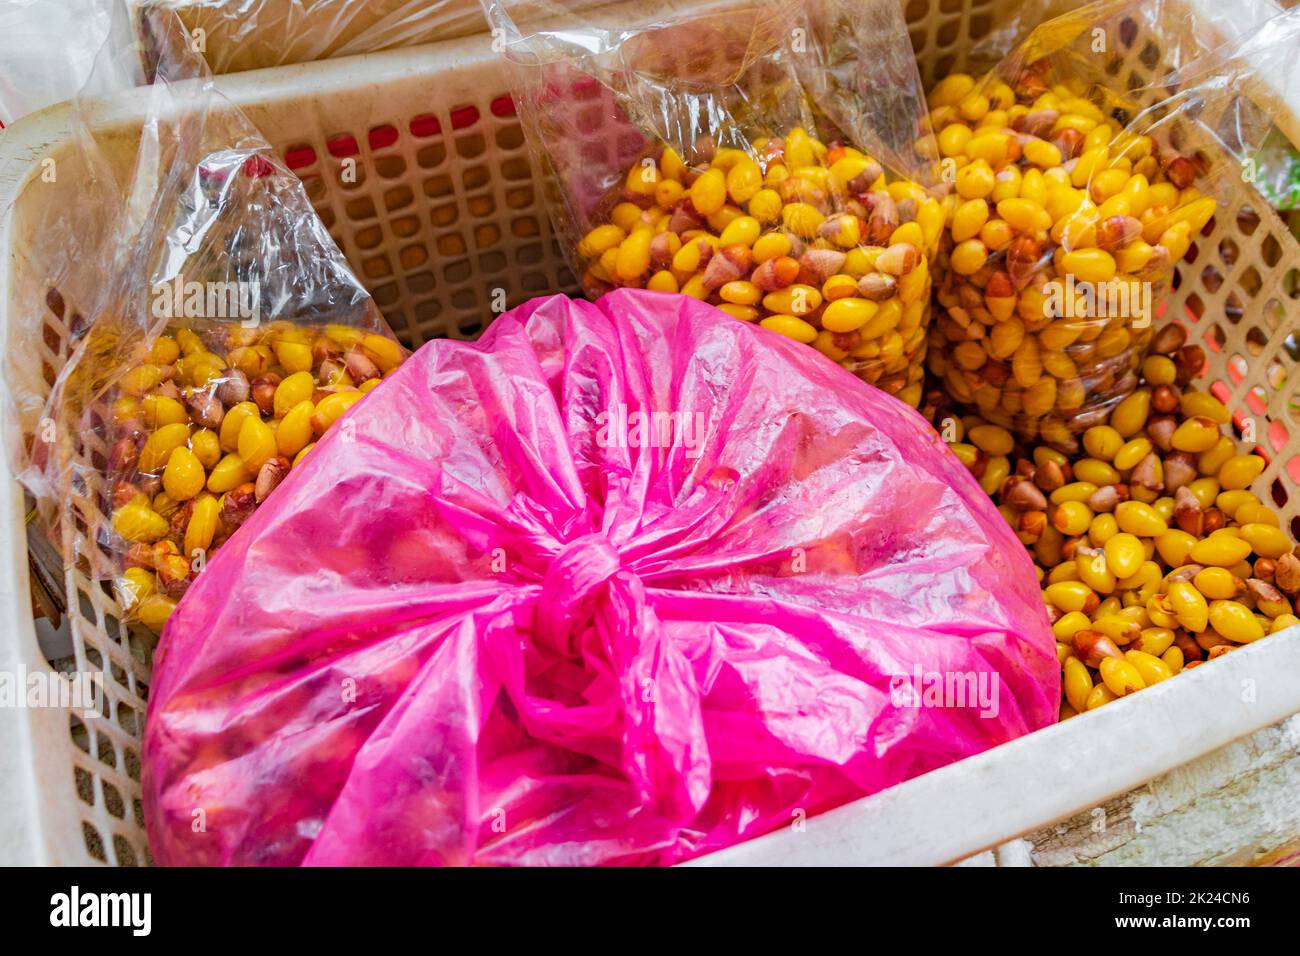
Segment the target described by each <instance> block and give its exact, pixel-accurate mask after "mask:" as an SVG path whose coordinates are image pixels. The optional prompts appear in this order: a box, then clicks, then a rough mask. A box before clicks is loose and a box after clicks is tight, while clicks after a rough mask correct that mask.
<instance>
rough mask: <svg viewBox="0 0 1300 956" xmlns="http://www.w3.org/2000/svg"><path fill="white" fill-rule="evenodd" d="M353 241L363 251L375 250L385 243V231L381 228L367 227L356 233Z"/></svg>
mask: <svg viewBox="0 0 1300 956" xmlns="http://www.w3.org/2000/svg"><path fill="white" fill-rule="evenodd" d="M352 241H353V242H355V243H356V244H357V246H358V247H359V248H361V249H374V248H375V247H376V246H378V245H379V244H380V243H381V242H383V241H384V230H382V229H381V228H379V226H366V227H365V228H364V229H358V230H357V231H356V233H355V234H354V235H353V237H352Z"/></svg>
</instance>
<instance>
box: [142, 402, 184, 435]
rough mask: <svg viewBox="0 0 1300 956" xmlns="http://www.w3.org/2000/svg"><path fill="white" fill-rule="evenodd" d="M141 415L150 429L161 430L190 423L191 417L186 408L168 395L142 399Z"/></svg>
mask: <svg viewBox="0 0 1300 956" xmlns="http://www.w3.org/2000/svg"><path fill="white" fill-rule="evenodd" d="M140 413H141V415H142V417H143V418H144V423H145V426H146V427H148V428H161V427H162V426H163V425H174V424H176V423H177V422H185V423H187V424H188V423H189V420H190V415H189V412H187V411H186V410H185V406H184V405H182V404H181V403H180V402H178V401H176V399H174V398H168V397H167V396H166V395H146V396H145V397H144V398H142V399H140Z"/></svg>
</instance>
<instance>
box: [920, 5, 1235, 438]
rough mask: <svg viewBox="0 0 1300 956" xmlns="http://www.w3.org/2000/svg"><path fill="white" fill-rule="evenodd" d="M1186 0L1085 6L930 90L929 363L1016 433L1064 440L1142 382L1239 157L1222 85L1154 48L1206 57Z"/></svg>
mask: <svg viewBox="0 0 1300 956" xmlns="http://www.w3.org/2000/svg"><path fill="white" fill-rule="evenodd" d="M1181 6H1182V5H1181V4H1179V5H1177V6H1175V5H1173V4H1166V3H1164V2H1161V0H1146V2H1142V3H1132V2H1121V0H1105V2H1099V3H1093V4H1089V5H1087V6H1084V7H1080V8H1079V9H1077V10H1074V11H1072V12H1070V13H1068V14H1065V15H1063V16H1061V17H1058V18H1056V19H1054V20H1050V21H1048V22H1046V23H1044V24H1042V25H1040V26H1039V27H1038V28H1037V29H1035V30H1034V31H1032V33H1030V35H1029V36H1028V37H1027V38H1026V39H1025V40H1024V41H1023V42H1022V43H1021V44H1020V45H1019V46H1018V47H1017V48H1016V50H1015V51H1014V52H1013V53H1012V54H1011V55H1010V56H1008V57H1007V58H1005V59H1004V60H1003V61H1002V63H1001V64H1000V65H999V66H998V67H997V68H996V69H995V70H994V71H993V73H991V74H990V75H989V76H987V77H986V78H985V79H983V80H982V81H980V82H978V83H977V82H976V81H975V80H974V79H972V78H971V77H969V76H965V75H954V76H950V77H947V78H945V79H944V80H942V81H940V82H939V83H938V84H937V85H936V86H935V88H934V89H933V90H932V91H931V94H930V105H931V107H932V109H931V114H930V116H931V122H932V124H933V128H934V130H935V132H936V138H935V141H936V145H937V147H938V158H939V160H940V162H941V164H942V165H943V168H944V171H945V178H946V179H947V180H948V181H949V182H950V183H951V184H952V188H953V192H952V193H951V194H950V195H949V196H948V197H947V199H946V200H945V202H946V212H947V217H946V218H947V223H948V228H947V229H946V230H945V233H944V240H943V248H942V250H941V252H940V255H939V258H938V265H939V268H938V269H937V270H936V271H937V272H938V273H939V274H941V279H940V280H939V281H938V284H937V287H936V302H937V308H936V316H935V320H934V323H933V325H932V326H931V333H930V336H931V348H930V357H929V365H930V369H931V371H932V372H934V374H935V375H936V376H938V377H939V378H941V379H942V380H943V383H944V387H945V389H946V390H947V392H948V393H949V394H950V395H951V396H952V397H953V398H955V399H956V400H957V401H958V402H960V403H964V404H967V405H973V406H975V407H977V408H978V410H979V412H980V414H981V415H982V416H984V417H985V418H986V419H988V420H990V421H993V422H996V423H997V424H1000V425H1003V426H1005V427H1010V428H1014V429H1015V430H1016V432H1017V433H1018V434H1019V435H1020V436H1021V438H1022V439H1024V440H1026V441H1029V440H1033V439H1035V438H1036V437H1040V436H1041V437H1042V439H1043V440H1045V441H1048V442H1051V443H1053V444H1055V445H1057V446H1058V447H1061V448H1062V449H1066V448H1073V447H1074V444H1075V438H1074V435H1075V433H1078V432H1081V431H1083V430H1086V429H1087V428H1089V427H1091V426H1092V425H1094V424H1097V423H1098V422H1100V421H1102V420H1104V419H1105V417H1106V415H1107V414H1108V412H1109V410H1110V409H1111V408H1113V407H1114V405H1115V404H1117V403H1118V402H1119V401H1121V400H1122V399H1123V398H1124V397H1125V396H1127V395H1128V394H1130V393H1131V392H1132V391H1133V390H1134V389H1135V388H1136V386H1137V375H1136V370H1137V367H1138V364H1139V363H1140V362H1141V360H1142V358H1143V357H1144V354H1145V350H1146V348H1147V345H1148V344H1149V342H1150V339H1151V334H1152V330H1153V327H1154V325H1155V323H1156V321H1157V319H1158V317H1159V312H1160V307H1161V301H1160V300H1161V296H1162V294H1163V292H1164V290H1165V289H1166V288H1167V287H1168V282H1169V281H1170V278H1171V276H1172V274H1173V269H1174V266H1175V264H1176V263H1177V262H1178V261H1179V260H1181V259H1182V258H1183V257H1184V255H1186V254H1187V252H1188V250H1189V248H1190V247H1191V244H1192V242H1193V240H1194V239H1195V238H1196V236H1197V235H1198V234H1199V233H1200V232H1201V230H1202V228H1203V227H1205V226H1206V224H1207V223H1208V222H1209V221H1210V220H1211V219H1212V217H1213V216H1214V213H1215V210H1216V208H1217V204H1218V202H1217V201H1218V199H1219V198H1221V195H1222V188H1221V185H1220V177H1222V176H1232V177H1234V178H1236V177H1239V176H1240V174H1241V169H1240V166H1239V165H1238V164H1237V163H1236V160H1235V157H1234V156H1233V155H1232V153H1231V152H1228V151H1225V149H1224V147H1223V144H1222V143H1221V142H1220V139H1219V137H1218V135H1217V133H1216V131H1215V129H1214V128H1213V125H1212V122H1211V119H1210V118H1211V116H1213V115H1214V114H1216V113H1217V112H1218V110H1219V109H1220V108H1222V107H1224V106H1226V105H1227V103H1228V99H1229V96H1230V94H1228V93H1227V92H1224V91H1217V92H1216V91H1215V89H1214V84H1213V83H1198V84H1197V86H1198V89H1199V93H1200V95H1199V96H1198V97H1196V98H1195V99H1194V100H1190V101H1189V100H1188V99H1186V95H1187V94H1188V93H1189V92H1190V91H1188V90H1187V89H1183V90H1182V91H1181V98H1180V97H1173V98H1171V94H1172V93H1174V92H1175V90H1176V88H1170V87H1168V86H1167V85H1166V84H1167V82H1168V78H1167V77H1166V73H1167V72H1168V69H1169V68H1168V67H1167V66H1166V67H1164V68H1163V71H1162V68H1161V63H1169V64H1173V65H1174V66H1177V67H1182V68H1189V64H1191V63H1193V62H1199V63H1200V64H1201V67H1202V68H1204V67H1205V66H1206V64H1207V62H1208V61H1207V60H1205V59H1201V60H1198V59H1197V58H1198V56H1199V57H1202V58H1204V57H1206V56H1207V54H1206V51H1205V43H1206V41H1205V40H1204V38H1203V37H1199V36H1196V35H1194V34H1191V33H1189V32H1188V27H1189V25H1190V22H1191V21H1187V20H1186V19H1185V18H1183V17H1181V16H1180V15H1179V8H1181ZM1216 62H1217V58H1216ZM1175 76H1176V74H1175ZM1193 104H1194V106H1193Z"/></svg>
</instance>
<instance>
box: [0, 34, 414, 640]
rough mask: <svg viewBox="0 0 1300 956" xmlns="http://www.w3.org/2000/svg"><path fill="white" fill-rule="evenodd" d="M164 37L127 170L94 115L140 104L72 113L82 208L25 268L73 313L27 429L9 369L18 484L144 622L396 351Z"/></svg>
mask: <svg viewBox="0 0 1300 956" xmlns="http://www.w3.org/2000/svg"><path fill="white" fill-rule="evenodd" d="M175 27H176V30H175V31H174V32H173V33H172V34H170V35H169V36H170V38H171V40H172V42H170V43H162V44H160V45H159V47H158V49H159V50H160V51H161V52H162V56H161V57H160V58H159V60H158V64H157V65H158V71H157V77H156V79H155V81H154V83H153V85H152V86H151V87H150V90H149V98H148V107H147V110H148V117H147V120H146V122H145V123H144V125H143V135H142V137H141V138H140V140H139V142H134V141H132V142H129V143H128V144H127V146H126V147H125V148H127V149H128V150H129V151H130V155H129V156H128V157H127V158H126V159H125V160H124V159H123V157H122V155H121V150H123V148H124V147H123V143H122V140H121V138H120V137H118V136H116V135H115V133H114V129H113V127H112V126H111V124H104V123H103V122H102V119H103V117H104V116H105V115H110V114H111V113H112V111H113V110H115V109H121V108H124V103H125V102H126V101H127V100H129V101H130V102H132V103H138V102H140V97H139V96H138V94H132V95H130V96H128V97H126V98H125V99H115V97H114V96H112V95H110V96H108V97H99V98H87V99H84V100H82V101H81V102H79V104H78V113H79V120H78V126H79V128H78V129H77V130H76V133H77V140H78V144H79V145H78V154H79V155H78V156H77V157H76V161H77V162H79V163H80V164H81V165H83V166H84V167H85V168H87V169H92V170H95V171H96V175H94V176H93V177H92V178H91V180H90V185H89V187H88V190H87V195H86V198H87V205H86V206H85V207H84V208H81V207H78V208H73V209H65V210H59V211H55V212H53V213H51V218H52V221H51V223H50V226H51V228H50V230H49V233H48V241H49V242H51V243H56V244H57V245H56V246H54V247H53V248H52V249H50V250H44V251H42V252H41V255H40V256H38V257H37V261H41V262H48V263H52V264H53V265H52V266H51V269H52V271H54V272H57V273H58V276H51V281H50V283H49V285H50V286H51V287H54V286H58V287H60V288H65V289H78V290H80V291H81V307H82V309H83V310H84V314H85V318H84V319H83V320H82V322H81V323H80V324H79V327H78V328H75V329H74V334H77V335H78V336H79V340H78V341H77V343H76V345H75V348H74V350H73V351H72V353H71V356H70V358H69V359H68V361H67V363H66V364H65V365H64V367H63V368H62V369H61V370H60V371H59V372H58V375H57V378H56V379H55V380H54V381H53V383H52V388H51V389H50V391H49V396H48V399H47V400H46V401H45V402H44V405H43V408H42V410H41V413H40V415H39V419H38V420H37V421H35V422H33V421H32V415H31V406H32V405H33V404H34V402H33V399H32V395H33V394H35V393H34V392H33V391H32V390H31V389H30V387H29V386H30V379H25V378H24V375H25V374H30V373H26V372H24V371H23V370H22V369H21V368H17V366H19V365H20V364H21V363H20V362H18V361H16V360H14V358H13V357H11V358H10V361H9V371H10V375H9V382H10V398H11V400H12V401H13V404H14V405H16V406H17V410H18V411H19V418H20V420H24V419H25V420H26V421H27V423H28V426H29V429H28V431H27V434H28V438H27V441H26V443H25V444H24V445H23V447H22V448H21V450H20V452H19V457H20V474H21V476H22V478H23V479H24V481H25V483H26V484H27V485H28V487H29V488H30V489H31V490H32V492H33V493H34V494H35V496H36V497H37V498H38V500H39V502H40V504H41V507H42V511H43V513H44V515H45V517H46V518H47V519H48V524H49V526H50V527H51V528H52V529H53V531H52V534H51V536H52V537H53V538H54V540H56V541H57V542H59V543H61V545H62V550H63V551H64V552H65V558H66V559H67V560H68V561H76V562H80V563H82V564H83V565H84V566H85V568H86V570H87V573H88V574H89V575H90V576H91V577H92V578H99V579H106V578H113V579H114V580H115V582H116V587H117V596H118V598H119V600H120V601H121V603H122V605H123V607H124V609H125V610H126V611H127V612H128V613H130V614H132V615H133V616H134V617H136V618H138V619H139V620H141V621H143V622H144V623H145V624H146V625H148V626H149V627H150V628H152V629H153V630H155V631H159V630H161V628H162V626H163V624H164V623H165V622H166V620H167V618H168V617H169V616H170V613H171V611H172V610H173V609H174V608H175V605H176V602H177V600H178V599H179V598H180V597H181V596H182V595H183V594H184V593H185V591H186V590H187V589H188V588H189V587H190V585H191V584H192V583H193V582H194V581H195V580H196V579H197V578H198V577H199V576H200V575H201V574H202V572H203V569H204V568H205V567H206V562H207V560H208V559H209V558H210V556H211V554H212V552H213V551H215V550H216V549H217V548H218V547H220V546H221V545H222V544H223V543H224V542H225V541H226V540H227V538H229V537H230V535H232V534H234V533H235V532H236V531H237V530H238V528H239V526H240V525H241V524H242V523H243V521H244V520H245V519H246V518H247V517H248V515H249V514H251V513H252V512H253V511H254V510H255V509H256V508H257V507H258V506H259V505H260V504H261V503H262V502H264V501H265V500H266V498H267V496H268V495H270V494H271V493H272V492H273V491H274V489H275V488H276V486H277V485H278V484H279V482H280V481H281V480H283V478H284V476H285V475H286V474H288V473H289V472H290V471H291V469H292V468H293V467H295V465H296V464H298V463H300V462H301V461H302V459H303V457H304V456H305V455H306V454H307V453H308V452H309V451H310V450H311V448H312V446H313V445H314V443H315V441H316V440H317V439H319V438H320V437H321V435H322V434H324V432H325V430H326V429H328V428H329V427H330V425H331V424H332V422H333V421H334V420H335V419H336V418H338V417H339V416H340V415H341V414H342V413H343V412H344V411H345V410H346V409H347V408H348V407H350V406H351V405H352V404H354V403H355V402H357V401H358V400H360V399H361V398H362V397H363V396H364V395H365V394H366V393H367V392H368V391H369V390H370V389H371V388H373V387H374V386H375V385H377V384H378V382H379V381H380V380H381V379H382V377H383V376H384V375H385V374H386V373H388V372H390V371H392V370H393V369H394V368H395V367H396V366H397V365H398V364H399V362H400V361H401V359H402V358H403V356H404V352H403V350H402V349H401V347H400V346H399V345H398V343H397V342H396V340H395V339H394V338H393V337H392V335H391V333H390V332H389V331H388V329H387V327H386V325H385V324H384V322H383V320H382V318H381V317H380V315H379V313H378V311H377V309H376V308H375V307H374V305H373V303H372V302H371V300H370V297H369V295H368V294H367V293H366V291H365V289H364V288H363V287H362V286H361V285H360V283H359V282H358V281H357V280H356V279H355V277H354V276H353V275H352V274H351V272H350V271H349V269H348V266H347V263H346V261H345V260H344V258H343V256H342V254H341V253H340V252H339V250H338V249H337V247H336V246H335V244H334V242H333V240H332V239H331V238H330V236H329V234H328V232H327V231H326V229H325V227H324V225H323V224H322V223H321V221H320V219H319V218H318V217H317V215H316V213H315V212H314V210H313V209H312V207H311V205H310V203H309V202H308V199H307V197H306V194H305V192H304V189H303V186H302V184H301V183H300V182H299V180H298V179H297V177H295V176H294V175H293V174H292V173H291V172H289V171H288V170H287V169H286V168H285V167H284V166H282V165H281V164H280V163H279V161H278V160H277V159H276V158H275V157H274V155H273V154H272V152H271V149H270V147H269V145H268V144H267V143H266V142H265V140H264V139H263V138H262V137H261V135H260V134H259V133H258V132H257V130H256V129H255V128H254V127H253V126H252V125H251V124H250V123H249V122H248V121H247V120H246V119H245V118H244V117H243V115H242V114H240V113H239V112H238V111H237V110H235V109H234V108H233V107H232V106H230V104H228V103H226V102H225V101H223V100H222V99H221V98H220V97H219V96H218V95H217V94H216V93H215V92H214V90H213V88H212V82H211V77H210V74H208V72H207V69H206V67H205V66H204V64H203V62H202V60H201V59H200V58H199V57H198V56H197V55H196V54H195V53H194V52H193V51H192V49H191V48H190V46H189V44H188V42H187V39H188V38H187V36H186V34H184V33H183V32H182V31H181V28H180V25H179V23H175ZM106 55H109V54H107V53H106ZM113 151H116V152H115V153H114V152H113ZM33 426H34V427H33Z"/></svg>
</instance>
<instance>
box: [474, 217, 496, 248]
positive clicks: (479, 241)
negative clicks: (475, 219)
mask: <svg viewBox="0 0 1300 956" xmlns="http://www.w3.org/2000/svg"><path fill="white" fill-rule="evenodd" d="M500 241H501V228H500V227H499V226H496V225H493V224H492V223H484V224H483V225H480V226H478V227H477V228H475V230H474V244H475V245H476V246H478V248H480V249H490V248H491V247H492V246H495V245H496V244H497V243H498V242H500Z"/></svg>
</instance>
